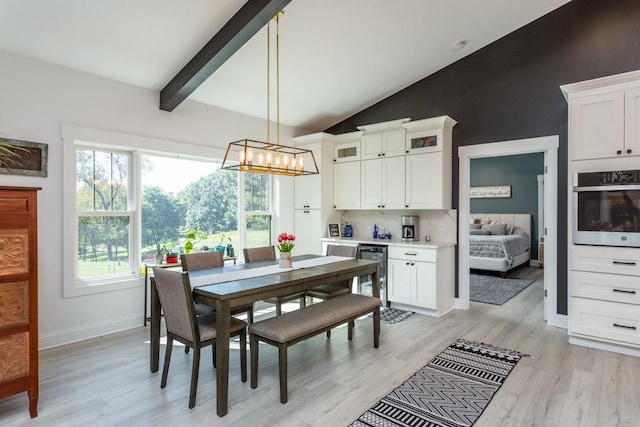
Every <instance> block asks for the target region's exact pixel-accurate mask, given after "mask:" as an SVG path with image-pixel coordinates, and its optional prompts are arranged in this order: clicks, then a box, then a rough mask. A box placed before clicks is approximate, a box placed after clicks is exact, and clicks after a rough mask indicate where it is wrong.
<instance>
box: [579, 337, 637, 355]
mask: <svg viewBox="0 0 640 427" xmlns="http://www.w3.org/2000/svg"><path fill="white" fill-rule="evenodd" d="M569 344H573V345H579V346H583V347H589V348H595V349H597V350H604V351H611V352H613V353H620V354H626V355H627V356H635V357H640V348H636V347H628V346H625V345H619V344H613V343H606V342H602V341H596V340H591V339H588V338H581V337H575V336H570V337H569Z"/></svg>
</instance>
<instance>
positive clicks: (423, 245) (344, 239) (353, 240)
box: [320, 237, 456, 249]
mask: <svg viewBox="0 0 640 427" xmlns="http://www.w3.org/2000/svg"><path fill="white" fill-rule="evenodd" d="M320 240H322V241H323V242H327V243H355V244H359V243H363V244H368V245H372V244H373V245H388V246H397V247H408V248H416V247H420V248H431V249H437V248H445V247H449V246H455V245H456V244H455V243H451V242H435V241H431V242H425V241H424V240H422V241H419V242H403V241H401V240H400V239H374V238H372V237H364V238H361V237H340V238H336V237H323V238H322V239H320Z"/></svg>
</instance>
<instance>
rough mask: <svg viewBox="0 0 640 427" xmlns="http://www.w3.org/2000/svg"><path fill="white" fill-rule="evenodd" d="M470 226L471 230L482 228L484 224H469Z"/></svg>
mask: <svg viewBox="0 0 640 427" xmlns="http://www.w3.org/2000/svg"><path fill="white" fill-rule="evenodd" d="M469 228H470V229H471V230H480V229H481V228H482V224H469Z"/></svg>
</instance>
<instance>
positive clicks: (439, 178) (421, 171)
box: [405, 152, 451, 209]
mask: <svg viewBox="0 0 640 427" xmlns="http://www.w3.org/2000/svg"><path fill="white" fill-rule="evenodd" d="M405 161H406V195H405V199H406V206H407V207H408V208H409V209H449V208H450V206H449V204H450V203H448V202H444V201H443V187H444V186H449V187H450V186H451V182H450V179H451V178H450V177H448V178H446V181H445V180H443V178H444V177H443V173H442V162H443V154H442V153H441V152H438V153H427V154H417V155H413V156H407V157H406V159H405Z"/></svg>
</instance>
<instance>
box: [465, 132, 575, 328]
mask: <svg viewBox="0 0 640 427" xmlns="http://www.w3.org/2000/svg"><path fill="white" fill-rule="evenodd" d="M558 147H559V137H558V135H553V136H544V137H538V138H526V139H518V140H510V141H501V142H492V143H487V144H476V145H468V146H464V147H459V148H458V158H459V168H460V170H459V187H460V189H459V195H458V198H459V199H458V207H459V208H458V212H459V215H458V218H459V220H458V236H459V238H458V254H459V256H458V297H457V298H456V308H458V309H462V310H468V309H469V256H468V254H469V221H468V218H469V213H470V203H469V187H470V186H471V184H470V169H471V159H479V158H486V157H500V156H510V155H516V154H529V153H540V152H542V153H544V165H545V174H546V179H545V180H544V219H545V228H546V232H545V239H544V240H545V241H544V250H545V265H544V286H545V293H546V298H547V299H546V304H545V307H546V313H545V314H546V319H547V323H548V324H549V325H552V326H562V325H563V322H562V321H561V320H560V318H559V316H558V313H557V312H558V309H557V306H558V263H557V255H558V239H557V234H558V210H557V208H553V209H552V207H556V206H557V205H558Z"/></svg>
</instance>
